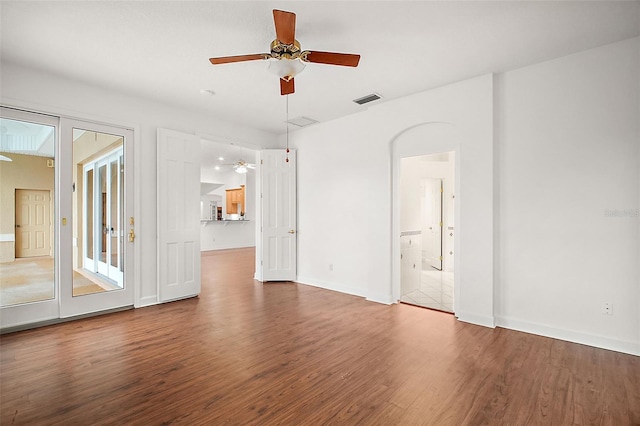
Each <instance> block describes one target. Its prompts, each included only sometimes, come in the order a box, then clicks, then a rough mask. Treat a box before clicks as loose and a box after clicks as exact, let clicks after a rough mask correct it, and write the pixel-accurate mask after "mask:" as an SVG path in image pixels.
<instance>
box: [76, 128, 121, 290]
mask: <svg viewBox="0 0 640 426" xmlns="http://www.w3.org/2000/svg"><path fill="white" fill-rule="evenodd" d="M73 145H74V149H73V153H74V159H73V164H74V180H75V181H76V182H78V181H84V182H85V188H83V190H78V191H76V193H75V194H76V196H75V197H74V201H73V202H74V206H73V210H74V218H75V221H76V223H75V224H74V234H77V235H74V241H77V244H78V246H79V247H78V248H77V249H76V250H75V251H74V263H73V268H74V273H73V296H82V295H85V294H93V293H101V292H106V291H111V290H119V289H121V288H122V280H123V278H122V273H121V272H120V271H121V264H122V242H121V240H122V229H123V222H122V216H123V213H122V210H123V205H122V202H121V195H120V193H121V192H122V178H121V172H120V161H121V160H120V158H122V149H123V138H122V136H117V135H110V134H106V133H99V132H93V131H88V130H83V129H74V131H73ZM82 174H84V177H82ZM76 175H77V176H76ZM76 230H77V232H76ZM80 230H82V232H80ZM119 269H120V270H119Z"/></svg>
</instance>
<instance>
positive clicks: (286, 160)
mask: <svg viewBox="0 0 640 426" xmlns="http://www.w3.org/2000/svg"><path fill="white" fill-rule="evenodd" d="M286 109H287V114H286V115H287V120H286V121H285V125H286V126H287V156H286V158H285V160H284V161H285V162H286V163H288V162H289V95H287V100H286Z"/></svg>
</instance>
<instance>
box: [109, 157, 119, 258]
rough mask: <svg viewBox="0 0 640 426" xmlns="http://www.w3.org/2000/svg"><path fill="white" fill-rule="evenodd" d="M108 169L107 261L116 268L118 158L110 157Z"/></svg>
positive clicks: (117, 247) (117, 245) (117, 249)
mask: <svg viewBox="0 0 640 426" xmlns="http://www.w3.org/2000/svg"><path fill="white" fill-rule="evenodd" d="M109 168H110V171H111V182H110V184H109V189H110V191H109V218H110V224H109V231H108V234H109V239H110V241H109V244H110V246H109V248H110V251H111V253H110V255H109V261H110V263H111V266H113V267H115V268H117V267H118V260H119V259H118V252H119V251H120V244H119V243H118V240H119V239H120V237H119V236H120V223H119V221H120V215H119V214H118V205H119V203H118V201H119V197H118V193H119V185H118V181H119V179H118V178H119V173H118V159H117V158H115V159H112V160H111V162H110V166H109Z"/></svg>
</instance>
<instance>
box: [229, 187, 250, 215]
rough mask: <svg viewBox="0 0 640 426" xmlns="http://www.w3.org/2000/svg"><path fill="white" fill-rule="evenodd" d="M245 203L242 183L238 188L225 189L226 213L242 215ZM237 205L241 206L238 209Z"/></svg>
mask: <svg viewBox="0 0 640 426" xmlns="http://www.w3.org/2000/svg"><path fill="white" fill-rule="evenodd" d="M245 204H246V203H245V188H244V185H240V188H234V189H227V214H241V215H244V211H245ZM238 206H241V209H240V210H238Z"/></svg>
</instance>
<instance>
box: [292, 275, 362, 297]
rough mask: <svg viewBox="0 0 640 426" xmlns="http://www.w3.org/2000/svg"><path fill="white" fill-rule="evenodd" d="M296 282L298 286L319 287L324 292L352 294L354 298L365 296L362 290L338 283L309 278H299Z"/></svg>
mask: <svg viewBox="0 0 640 426" xmlns="http://www.w3.org/2000/svg"><path fill="white" fill-rule="evenodd" d="M296 282H297V283H298V284H305V285H310V286H312V287H319V288H324V289H325V290H332V291H338V292H340V293H346V294H352V295H354V296H360V297H365V294H364V292H363V291H362V290H360V289H358V288H355V287H349V286H346V285H342V284H340V283H332V282H328V281H320V280H315V279H313V278H309V277H301V276H299V277H298V278H297V279H296Z"/></svg>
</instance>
